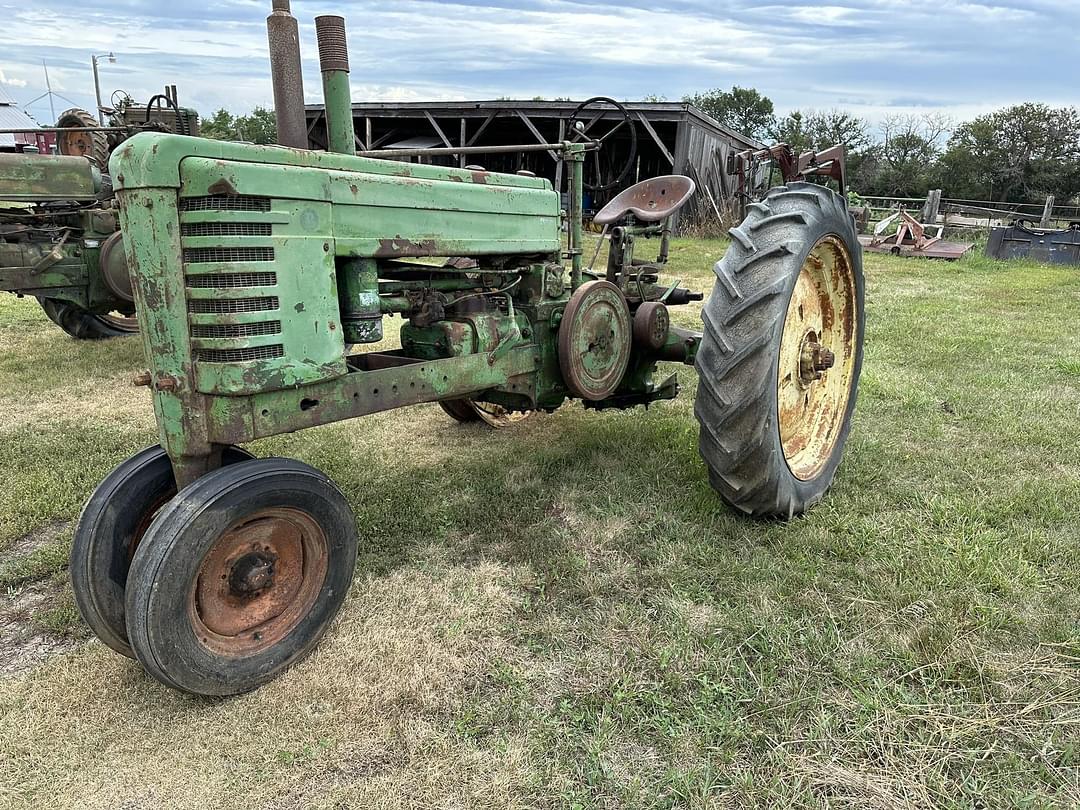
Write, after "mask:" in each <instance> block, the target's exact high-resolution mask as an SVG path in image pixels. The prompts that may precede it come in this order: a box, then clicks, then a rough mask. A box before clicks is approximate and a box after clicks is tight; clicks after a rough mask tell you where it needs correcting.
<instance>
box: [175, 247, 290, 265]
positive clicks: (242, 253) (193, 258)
mask: <svg viewBox="0 0 1080 810" xmlns="http://www.w3.org/2000/svg"><path fill="white" fill-rule="evenodd" d="M273 260H274V249H273V248H272V247H206V248H184V262H185V263H191V264H198V263H200V262H225V263H228V262H272V261H273Z"/></svg>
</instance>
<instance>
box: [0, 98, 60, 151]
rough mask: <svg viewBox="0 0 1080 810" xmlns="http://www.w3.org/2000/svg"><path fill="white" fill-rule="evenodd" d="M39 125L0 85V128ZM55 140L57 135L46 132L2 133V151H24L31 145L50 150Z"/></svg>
mask: <svg viewBox="0 0 1080 810" xmlns="http://www.w3.org/2000/svg"><path fill="white" fill-rule="evenodd" d="M37 127H38V123H37V121H35V120H34V119H33V118H31V117H30V116H29V115H27V114H26V113H25V112H23V111H22V110H21V109H19V105H18V104H17V103H16V102H15V99H14V98H12V97H11V94H10V93H8V91H7V90H5V89H4V86H3V85H0V129H27V130H30V129H37ZM55 140H56V138H55V136H53V135H47V134H46V133H33V132H20V133H15V134H10V133H9V134H7V135H4V134H0V152H22V151H24V150H25V149H28V148H31V147H32V148H34V149H37V150H38V151H40V152H48V151H49V147H50V145H51V144H52V143H53V142H55Z"/></svg>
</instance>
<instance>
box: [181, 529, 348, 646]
mask: <svg viewBox="0 0 1080 810" xmlns="http://www.w3.org/2000/svg"><path fill="white" fill-rule="evenodd" d="M327 548H328V544H327V538H326V534H325V533H324V532H323V531H322V529H321V528H320V527H319V525H318V523H316V521H315V520H314V519H313V518H312V517H311V516H310V515H307V514H305V513H304V512H301V511H299V510H295V509H265V510H262V511H260V512H257V513H256V514H254V515H252V516H250V517H249V518H246V519H245V520H244V521H243V522H242V523H239V524H237V525H234V526H233V527H231V528H230V529H229V530H228V531H226V532H224V533H223V534H222V535H221V536H220V537H219V538H218V541H217V542H216V543H215V544H214V546H213V548H211V549H210V551H209V553H208V554H207V555H206V557H205V558H204V559H203V562H202V565H201V566H200V567H199V573H198V576H197V578H196V581H195V585H194V587H193V588H192V592H191V598H190V601H189V615H190V617H191V620H192V625H193V627H194V628H195V632H196V634H197V635H198V637H199V639H200V640H201V641H202V643H203V644H204V645H205V646H206V647H208V648H209V649H211V650H213V651H214V652H217V653H220V654H224V655H251V654H253V653H256V652H259V651H261V650H264V649H266V648H268V647H270V646H272V645H274V644H276V643H277V642H279V641H281V639H283V638H284V637H285V636H286V635H288V633H289V632H291V631H292V630H293V629H294V628H295V627H296V625H297V624H298V623H299V622H300V620H301V619H302V618H303V617H304V616H305V615H307V613H308V612H309V611H310V610H311V608H312V607H313V606H314V605H315V602H316V600H317V599H318V595H319V591H320V590H321V588H322V583H323V581H324V579H325V578H326V571H327Z"/></svg>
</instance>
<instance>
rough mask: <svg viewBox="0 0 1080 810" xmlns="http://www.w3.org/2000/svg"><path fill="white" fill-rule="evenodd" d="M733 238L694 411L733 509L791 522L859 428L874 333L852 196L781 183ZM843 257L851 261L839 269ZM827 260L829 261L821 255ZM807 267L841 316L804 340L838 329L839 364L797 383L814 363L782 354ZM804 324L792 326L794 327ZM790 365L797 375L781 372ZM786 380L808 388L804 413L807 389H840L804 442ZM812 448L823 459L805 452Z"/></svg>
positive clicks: (711, 305)
mask: <svg viewBox="0 0 1080 810" xmlns="http://www.w3.org/2000/svg"><path fill="white" fill-rule="evenodd" d="M731 236H732V244H731V247H730V248H729V249H728V252H727V253H726V254H725V256H724V258H723V259H722V260H721V261H720V262H718V263H717V264H716V267H715V273H716V277H717V283H716V286H715V287H714V289H713V292H712V295H711V296H710V297H709V300H708V302H707V303H706V305H705V307H704V309H703V311H702V320H703V321H704V325H705V328H704V334H703V336H702V341H701V346H700V348H699V351H698V354H697V361H696V364H695V365H696V367H697V371H698V375H699V384H698V393H697V400H696V403H695V407H694V412H695V415H696V416H697V419H698V422H699V423H700V426H701V432H700V440H699V449H700V452H701V456H702V458H703V459H704V460H705V463H706V464H707V466H708V468H709V480H710V482H711V484H712V486H713V488H714V489H715V490H716V491H717V492H718V493H719V494H720V496H721V497H722V498H723V499H724V500H725V501H726V502H727V503H728V504H730V505H731V506H733V507H734V508H736V509H738V510H739V511H741V512H744V513H746V514H748V515H752V516H754V517H761V518H781V519H789V518H791V517H793V516H795V515H801V514H803V513H804V512H806V510H807V509H809V508H810V507H811V506H812V505H813V504H815V503H816V502H818V501H819V500H821V498H822V497H823V496H824V494H825V492H826V491H827V490H828V489H829V487H830V485H831V484H832V482H833V478H834V476H835V474H836V470H837V467H838V466H839V464H840V459H841V457H842V455H843V449H844V444H845V441H846V439H847V435H848V432H849V430H850V428H851V416H852V413H853V412H854V409H855V401H856V397H857V392H858V382H859V374H860V371H861V368H862V340H863V335H864V332H865V318H864V313H863V300H864V282H863V272H862V250H861V248H860V246H859V242H858V237H857V236H856V233H855V226H854V223H853V221H852V218H851V216H850V215H849V214H848V212H847V206H846V204H845V203H844V201H843V199H841V198H840V196H839V195H837V194H835V193H833V192H832V191H830V190H829V189H827V188H824V187H822V186H818V185H814V184H811V183H791V184H789V185H787V186H782V187H779V188H775V189H773V190H771V191H770V192H769V193H768V195H766V197H765V199H764V200H763V201H762V202H760V203H754V204H752V205H750V206H749V213H748V214H747V217H746V219H745V221H744V222H743V223H742V224H741V225H740V226H739V227H737V228H733V229H732V231H731ZM823 246H824V247H823ZM819 251H825V253H824V254H823V253H819ZM845 253H846V264H847V268H846V270H845V271H844V272H843V273H840V271H839V270H838V269H837V268H839V267H840V265H841V264H843V263H844V261H845V260H844V257H843V254H845ZM811 254H813V255H811ZM834 254H835V255H834ZM822 255H825V257H826V259H828V261H826V262H822V259H821V256H822ZM830 262H835V264H830ZM823 264H824V265H826V266H827V267H828V269H827V270H825V271H823V270H822V269H821V267H822V265H823ZM805 268H810V271H809V272H812V273H818V274H819V275H822V277H823V278H822V281H821V283H820V284H819V285H818V286H814V285H813V284H812V283H811V284H810V286H809V289H810V290H811V291H816V292H815V295H816V296H818V297H819V298H820V301H821V302H825V303H822V304H821V306H822V311H823V312H825V311H826V310H827V306H826V305H827V304H833V305H835V306H837V307H838V309H836V310H835V311H836V312H839V313H842V315H843V317H841V318H835V319H832V320H833V321H835V323H829V322H830V318H829V317H826V316H823V317H822V318H821V319H819V322H818V323H817V324H816V325H808V327H807V330H806V333H805V334H806V335H807V336H812V337H811V340H812V341H813V342H812V343H811V344H806V343H805V342H804V344H802V345H803V347H805V346H806V345H810V346H815V345H817V346H818V348H819V349H820V348H821V345H818V344H819V337H818V336H820V343H821V344H824V343H826V335H828V337H829V340H831V341H832V342H831V344H830V345H832V347H833V348H834V349H835V350H836V361H837V363H836V366H835V367H833V368H830V369H829V370H827V371H824V372H822V374H821V376H819V377H818V378H817V380H815V379H812V373H813V371H814V369H815V368H816V367H817V366H816V365H814V364H811V368H810V372H811V375H810V377H808V378H806V380H804V379H802V378H800V379H797V380H795V381H794V382H792V380H791V377H792V373H791V368H792V365H791V362H794V363H795V366H794V367H795V368H805V366H800V365H799V357H805V355H804V354H801V353H800V354H798V356H797V357H794V358H791V357H787V356H783V357H782V356H781V349H782V347H785V348H784V351H785V353H787V354H790V353H791V347H790V345H789V344H790V343H791V339H790V338H789V339H788V341H785V324H786V323H787V322H788V321H789V320H791V319H792V318H794V317H795V316H794V315H789V311H791V312H794V311H795V309H796V297H797V296H796V288H797V285H798V289H799V290H800V293H799V295H802V291H803V290H804V288H805V287H806V286H807V282H806V279H805V278H803V281H801V282H800V278H801V277H802V276H803V274H804V272H806V271H805ZM838 273H839V275H840V276H843V278H841V279H840V280H839V281H838V282H837V294H835V295H834V294H833V293H832V289H833V288H832V287H830V286H829V278H831V277H833V276H837V274H838ZM838 277H839V276H838ZM815 278H816V276H815ZM844 279H848V280H847V281H845V280H844ZM822 288H824V289H822ZM840 292H843V293H844V295H840V294H839V293H840ZM840 298H844V299H850V300H844V301H840V300H839V299H840ZM802 316H803V310H802V309H801V308H798V317H800V318H801V317H802ZM797 327H798V324H793V325H792V326H791V327H790V328H789V330H788V331H789V334H790V333H791V331H792V329H795V328H797ZM815 330H817V331H815ZM841 333H842V334H841ZM795 348H796V349H799V348H800V346H796V347H795ZM826 354H828V353H826ZM814 356H815V357H819V356H820V355H814ZM815 362H817V361H815ZM821 362H827V361H821ZM781 368H784V369H785V371H786V372H787V373H785V374H784V375H783V376H781V373H780V371H781ZM829 375H832V376H831V377H830V376H829ZM785 381H786V382H785ZM784 385H787V386H791V385H798V386H799V392H798V394H797V396H796V400H797V402H798V405H799V407H800V408H801V407H802V403H801V398H802V396H803V394H804V392H805V395H806V400H807V405H808V406H810V405H811V404H818V395H817V394H816V393H815V392H817V391H822V392H827V391H828V392H831V393H830V394H829V396H828V397H826V396H825V394H824V393H823V394H822V395H821V399H822V407H823V408H824V410H823V411H822V412H821V414H820V415H819V416H820V418H818V417H813V418H807V417H799V418H800V419H802V423H801V424H800V425H797V426H796V427H805V428H806V436H804V437H796V438H792V436H791V433H792V429H791V428H790V420H791V412H790V410H782V409H781V402H782V401H783V402H784V403H787V401H788V399H787V398H786V396H787V395H786V394H783V392H784V391H787V390H788V389H786V388H784V387H783V386H784ZM813 386H820V387H819V388H813ZM838 386H839V387H838ZM841 388H842V389H843V390H842V391H841V390H840V389H841ZM782 395H783V396H782ZM807 410H808V411H809V407H808V409H807ZM782 422H783V424H782ZM785 427H787V430H786V431H785V430H784V428H785ZM782 431H783V432H786V433H787V434H788V435H787V436H782V435H781V434H782ZM797 432H798V431H797V430H796V433H797ZM804 439H805V444H806V446H805V447H804V446H802V445H803V440H804ZM807 448H809V450H808V449H807ZM808 453H810V455H815V454H816V457H814V458H807V457H806V456H807V454H808Z"/></svg>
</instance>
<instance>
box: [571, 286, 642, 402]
mask: <svg viewBox="0 0 1080 810" xmlns="http://www.w3.org/2000/svg"><path fill="white" fill-rule="evenodd" d="M630 335H631V325H630V309H629V307H627V305H626V298H625V297H624V296H623V294H622V291H621V290H620V289H619V288H618V287H616V286H615V285H614V284H612V283H611V282H610V281H590V282H588V283H586V284H582V285H581V286H580V287H578V288H577V290H576V291H575V292H574V294H573V295H572V296H570V301H569V302H568V303H567V305H566V309H565V311H564V312H563V317H562V322H561V323H560V324H559V347H558V348H559V367H560V368H561V369H562V375H563V380H564V381H565V382H566V386H567V388H569V389H570V391H571V392H573V393H574V394H575V395H577V396H579V397H581V398H582V399H587V400H590V401H593V402H595V401H597V400H601V399H604V398H605V397H608V396H610V395H611V394H612V393H613V392H614V391H615V389H616V388H618V387H619V383H620V382H622V379H623V377H624V376H625V374H626V367H627V365H628V364H629V362H630Z"/></svg>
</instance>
